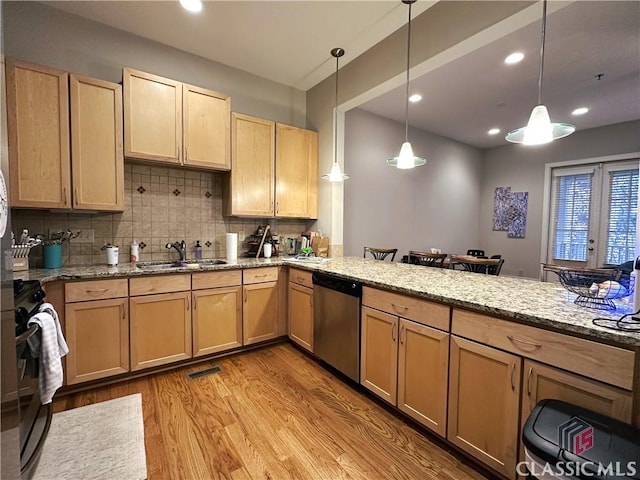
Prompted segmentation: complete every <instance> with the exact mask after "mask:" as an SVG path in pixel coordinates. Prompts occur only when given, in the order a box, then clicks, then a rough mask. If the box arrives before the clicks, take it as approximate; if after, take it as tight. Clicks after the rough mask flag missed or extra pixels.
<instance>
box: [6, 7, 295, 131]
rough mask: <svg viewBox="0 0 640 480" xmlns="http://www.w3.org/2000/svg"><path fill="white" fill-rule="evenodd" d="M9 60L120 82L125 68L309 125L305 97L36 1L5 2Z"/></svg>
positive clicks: (263, 114)
mask: <svg viewBox="0 0 640 480" xmlns="http://www.w3.org/2000/svg"><path fill="white" fill-rule="evenodd" d="M2 8H3V17H4V18H3V22H4V25H3V27H4V48H5V54H6V55H7V56H8V57H14V58H18V59H21V60H25V61H30V62H33V63H38V64H41V65H48V66H51V67H55V68H59V69H61V70H67V71H69V72H72V73H77V74H82V75H88V76H92V77H96V78H100V79H103V80H108V81H112V82H116V83H119V82H120V81H121V80H122V67H131V68H135V69H137V70H142V71H146V72H149V73H155V74H157V75H161V76H164V77H168V78H171V79H173V80H178V81H181V82H185V83H191V84H193V85H197V86H201V87H204V88H210V89H212V90H216V91H219V92H222V93H226V94H228V95H231V109H232V110H233V111H235V112H241V113H246V114H250V115H256V116H259V117H264V118H268V119H271V120H276V121H278V122H282V123H287V124H290V125H295V126H301V127H304V126H306V125H305V123H306V105H305V103H306V95H305V92H303V91H301V90H297V89H294V88H291V87H288V86H285V85H282V84H279V83H276V82H272V81H270V80H266V79H264V78H261V77H258V76H256V75H252V74H250V73H247V72H244V71H241V70H237V69H235V68H232V67H229V66H226V65H223V64H221V63H217V62H212V61H210V60H206V59H204V58H202V57H198V56H196V55H192V54H189V53H186V52H183V51H181V50H177V49H175V48H171V47H167V46H165V45H162V44H159V43H156V42H153V41H151V40H146V39H144V38H141V37H138V36H136V35H132V34H130V33H126V32H123V31H121V30H116V29H114V28H111V27H108V26H105V25H101V24H99V23H96V22H93V21H90V20H87V19H84V18H81V17H78V16H75V15H70V14H67V13H64V12H61V11H59V10H56V9H54V8H51V7H48V6H45V5H42V4H40V3H36V2H2Z"/></svg>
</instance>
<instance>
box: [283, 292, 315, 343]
mask: <svg viewBox="0 0 640 480" xmlns="http://www.w3.org/2000/svg"><path fill="white" fill-rule="evenodd" d="M288 301H289V305H288V307H289V338H290V339H291V340H292V341H294V342H295V343H297V344H298V345H300V346H301V347H302V348H304V349H306V350H308V351H310V352H313V288H309V287H305V286H303V285H299V284H297V283H294V282H289V295H288Z"/></svg>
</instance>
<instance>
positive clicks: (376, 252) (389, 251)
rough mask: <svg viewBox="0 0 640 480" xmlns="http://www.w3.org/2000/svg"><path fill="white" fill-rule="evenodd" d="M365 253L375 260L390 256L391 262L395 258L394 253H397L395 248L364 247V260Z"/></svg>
mask: <svg viewBox="0 0 640 480" xmlns="http://www.w3.org/2000/svg"><path fill="white" fill-rule="evenodd" d="M367 253H369V254H371V256H372V257H373V258H375V259H376V260H384V259H385V258H387V256H389V255H391V261H392V262H393V260H394V259H395V258H396V253H398V249H397V248H376V247H364V254H363V255H362V256H363V257H364V258H367Z"/></svg>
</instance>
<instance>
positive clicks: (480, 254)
mask: <svg viewBox="0 0 640 480" xmlns="http://www.w3.org/2000/svg"><path fill="white" fill-rule="evenodd" d="M467 255H471V256H473V257H484V250H476V249H469V250H467Z"/></svg>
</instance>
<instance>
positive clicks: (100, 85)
mask: <svg viewBox="0 0 640 480" xmlns="http://www.w3.org/2000/svg"><path fill="white" fill-rule="evenodd" d="M69 82H70V87H71V97H70V102H71V103H70V104H71V164H72V173H73V207H74V208H82V209H88V210H114V211H122V210H124V158H123V153H122V87H121V86H120V85H118V84H115V83H111V82H105V81H103V80H97V79H94V78H87V77H80V76H77V75H70V78H69Z"/></svg>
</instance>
